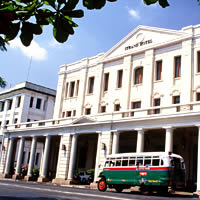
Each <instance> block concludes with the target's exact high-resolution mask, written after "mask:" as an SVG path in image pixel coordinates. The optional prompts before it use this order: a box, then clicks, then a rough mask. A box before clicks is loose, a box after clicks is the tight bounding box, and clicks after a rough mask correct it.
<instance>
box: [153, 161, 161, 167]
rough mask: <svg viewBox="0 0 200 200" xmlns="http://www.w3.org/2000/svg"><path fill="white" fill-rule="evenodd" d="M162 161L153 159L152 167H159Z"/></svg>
mask: <svg viewBox="0 0 200 200" xmlns="http://www.w3.org/2000/svg"><path fill="white" fill-rule="evenodd" d="M159 162H160V159H153V160H152V166H159Z"/></svg>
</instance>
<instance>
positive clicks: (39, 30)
mask: <svg viewBox="0 0 200 200" xmlns="http://www.w3.org/2000/svg"><path fill="white" fill-rule="evenodd" d="M28 29H29V30H30V31H31V32H32V33H34V34H36V35H40V34H41V33H42V28H41V26H40V25H39V24H33V23H30V22H28Z"/></svg>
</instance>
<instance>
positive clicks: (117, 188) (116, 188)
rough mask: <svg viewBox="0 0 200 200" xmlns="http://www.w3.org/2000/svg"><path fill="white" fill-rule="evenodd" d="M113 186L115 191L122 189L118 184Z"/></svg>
mask: <svg viewBox="0 0 200 200" xmlns="http://www.w3.org/2000/svg"><path fill="white" fill-rule="evenodd" d="M114 188H115V190H116V191H117V192H119V193H120V192H122V190H123V189H124V188H123V187H122V186H120V185H115V186H114Z"/></svg>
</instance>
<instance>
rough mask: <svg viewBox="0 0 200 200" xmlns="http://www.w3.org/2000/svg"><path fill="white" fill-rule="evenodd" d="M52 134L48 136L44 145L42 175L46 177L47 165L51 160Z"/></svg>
mask: <svg viewBox="0 0 200 200" xmlns="http://www.w3.org/2000/svg"><path fill="white" fill-rule="evenodd" d="M50 143H51V136H50V135H47V136H46V141H45V147H44V157H43V162H42V170H41V177H42V178H46V175H47V168H48V167H47V165H48V160H49V150H50Z"/></svg>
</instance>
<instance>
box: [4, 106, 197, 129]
mask: <svg viewBox="0 0 200 200" xmlns="http://www.w3.org/2000/svg"><path fill="white" fill-rule="evenodd" d="M198 111H200V102H193V103H189V104H174V105H171V106H156V107H149V108H146V109H141V108H139V109H132V110H126V111H118V112H113V113H98V114H96V115H86V117H91V118H92V119H95V120H96V121H97V122H103V121H109V120H112V121H115V120H120V119H126V118H127V119H133V120H134V119H139V118H141V119H142V118H152V117H155V116H162V115H172V114H183V113H187V114H189V113H192V112H198ZM77 119H78V118H77V117H68V118H60V119H51V120H41V121H33V122H26V123H20V124H11V125H7V130H8V131H12V130H16V129H19V130H21V129H32V128H40V127H52V126H54V127H55V126H62V125H71V124H72V122H74V121H75V120H77Z"/></svg>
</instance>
